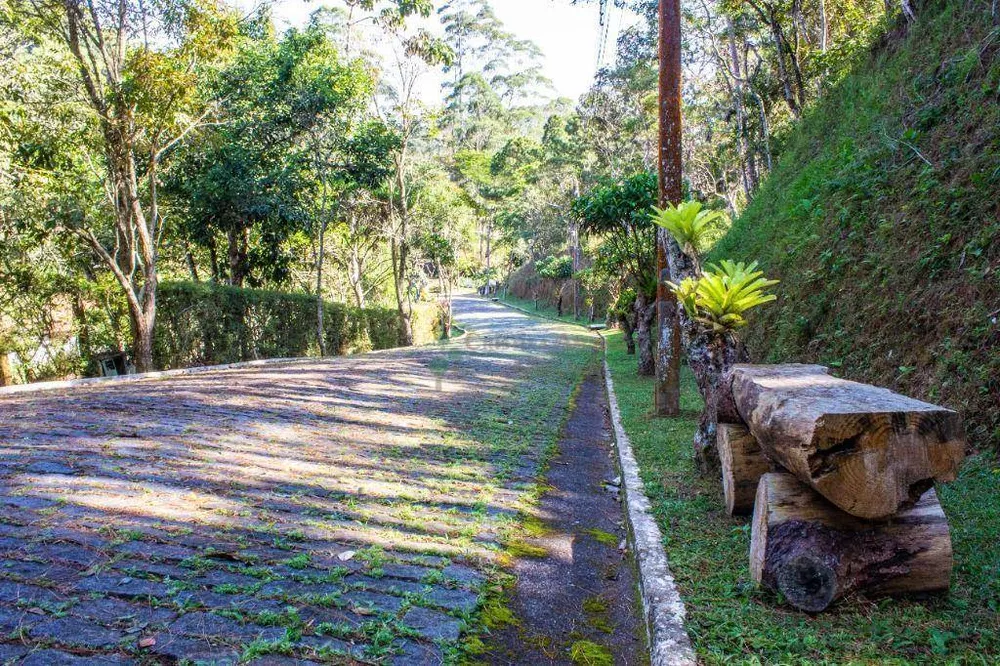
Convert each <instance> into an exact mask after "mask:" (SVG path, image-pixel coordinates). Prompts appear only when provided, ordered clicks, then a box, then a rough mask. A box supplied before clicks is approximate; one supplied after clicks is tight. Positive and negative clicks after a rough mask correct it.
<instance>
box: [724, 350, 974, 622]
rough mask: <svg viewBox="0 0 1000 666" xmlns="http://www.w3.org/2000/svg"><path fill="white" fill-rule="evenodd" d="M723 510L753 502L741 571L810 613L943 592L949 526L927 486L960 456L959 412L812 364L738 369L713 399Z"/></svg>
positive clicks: (744, 508)
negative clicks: (716, 401) (751, 490)
mask: <svg viewBox="0 0 1000 666" xmlns="http://www.w3.org/2000/svg"><path fill="white" fill-rule="evenodd" d="M720 420H721V421H724V422H728V423H723V424H721V425H720V426H719V438H718V439H719V454H720V457H721V458H722V462H723V488H724V490H725V493H726V504H727V509H728V510H729V511H730V513H734V514H735V513H742V512H748V511H749V508H748V505H749V503H750V500H749V499H748V487H749V486H751V485H752V484H753V482H754V480H755V479H759V483H758V484H757V487H756V491H755V496H754V499H753V507H754V508H753V512H754V518H753V534H752V538H751V541H752V545H751V571H752V574H753V577H754V580H755V581H757V582H758V583H760V584H763V585H765V586H767V587H770V588H772V589H775V590H778V591H780V592H781V593H782V594H784V596H785V598H786V599H788V601H789V602H790V603H792V604H793V605H795V606H796V607H798V608H801V609H803V610H806V611H810V612H817V611H821V610H823V609H825V608H827V606H829V604H830V603H832V602H834V601H835V600H836V599H838V598H840V597H841V596H843V595H845V594H847V593H849V592H851V591H854V590H863V591H865V592H866V593H878V594H900V593H913V592H934V591H940V590H946V589H947V588H948V581H949V577H950V573H951V567H952V552H951V539H950V536H949V530H948V522H947V519H946V518H945V515H944V512H943V511H942V509H941V505H940V503H939V502H938V499H937V495H936V494H935V491H934V490H933V484H934V483H935V482H944V481H951V480H953V479H955V477H956V476H957V473H958V466H959V463H960V462H961V461H962V459H963V457H964V455H965V439H964V432H963V428H962V423H961V419H960V417H959V415H958V414H957V413H956V412H954V411H952V410H949V409H945V408H943V407H938V406H936V405H931V404H928V403H925V402H921V401H919V400H914V399H912V398H908V397H906V396H902V395H899V394H897V393H893V392H892V391H889V390H887V389H883V388H877V387H874V386H869V385H866V384H859V383H857V382H850V381H846V380H843V379H838V378H836V377H833V376H831V375H829V374H828V371H827V369H826V368H824V367H822V366H814V365H777V366H752V365H738V366H735V367H734V369H733V370H732V372H731V373H730V374H729V375H728V377H727V378H726V381H725V382H724V386H723V395H722V398H721V400H720Z"/></svg>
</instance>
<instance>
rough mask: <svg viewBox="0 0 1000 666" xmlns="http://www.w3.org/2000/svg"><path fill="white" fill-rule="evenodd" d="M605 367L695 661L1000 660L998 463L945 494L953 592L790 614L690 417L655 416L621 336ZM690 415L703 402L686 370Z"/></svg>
mask: <svg viewBox="0 0 1000 666" xmlns="http://www.w3.org/2000/svg"><path fill="white" fill-rule="evenodd" d="M608 365H609V368H610V371H611V375H612V378H613V379H614V384H615V395H616V397H617V399H618V406H619V408H620V410H621V414H622V422H623V424H624V426H625V431H626V433H627V434H628V437H629V440H630V441H631V443H632V447H633V449H634V451H635V456H636V459H637V461H638V463H639V468H640V473H641V476H642V480H643V482H644V487H645V489H646V492H647V494H648V496H649V500H650V503H651V504H652V513H653V515H654V517H655V518H656V520H657V523H658V524H659V526H660V529H661V530H663V537H664V540H663V542H664V546H665V548H666V552H667V557H668V558H669V560H670V569H671V571H672V572H673V574H674V577H675V579H676V581H677V586H678V589H679V591H680V593H681V596H682V597H683V599H684V602H685V607H686V608H687V619H686V626H687V629H688V632H689V633H690V635H691V640H692V642H693V644H694V648H695V650H696V652H697V656H698V661H699V663H704V664H711V665H716V664H719V665H721V664H730V663H733V662H734V661H736V662H738V663H759V664H797V665H802V666H806V665H824V666H835V665H838V664H942V663H955V664H992V663H996V662H997V660H998V658H1000V623H998V618H997V613H996V609H997V603H998V599H1000V586H998V582H997V579H996V575H995V571H996V569H997V568H998V567H1000V519H998V515H997V511H996V507H997V506H998V503H1000V484H998V483H997V478H998V473H997V471H996V464H995V462H994V461H993V459H992V456H990V455H988V454H986V455H978V456H975V457H973V458H971V459H969V460H967V461H966V463H965V465H964V466H963V468H962V470H961V472H960V474H959V478H958V480H957V481H955V482H953V483H949V484H945V485H943V486H941V487H939V489H938V492H939V497H940V499H941V504H942V506H943V507H944V510H945V513H946V514H947V515H948V518H949V521H950V523H951V528H952V541H953V546H954V550H955V572H954V576H953V582H952V589H951V592H950V593H949V594H948V595H942V596H939V597H932V598H929V599H907V598H892V599H869V598H865V597H863V596H860V595H854V596H851V597H849V598H847V599H844V600H842V601H840V602H838V603H837V604H836V605H835V606H834V607H833V608H831V609H830V610H828V611H827V612H824V613H821V614H819V615H807V614H805V613H801V612H797V611H795V610H792V609H790V608H789V607H788V606H786V605H784V604H783V603H782V600H781V599H780V598H779V597H777V596H776V595H774V594H772V593H770V592H768V591H766V590H762V589H760V588H758V587H756V586H755V585H753V583H752V582H751V579H750V571H749V559H748V557H747V553H748V552H749V548H750V525H748V524H747V523H746V522H743V521H734V519H733V518H732V517H730V516H728V515H727V514H726V511H725V507H724V506H723V502H722V494H721V493H720V492H719V481H718V479H717V478H714V477H706V476H704V475H701V474H698V473H697V471H696V469H695V463H694V461H693V460H692V457H691V455H690V451H691V437H692V435H693V433H694V432H695V430H696V428H697V426H698V424H697V418H696V417H694V416H683V417H681V418H675V419H656V420H655V421H654V420H653V419H652V417H650V415H649V398H648V396H649V395H650V393H652V390H653V380H652V378H645V377H637V376H636V375H635V371H634V368H635V362H634V357H632V356H628V355H627V354H626V350H625V345H624V344H623V340H622V337H621V335H620V334H616V333H612V334H610V335H609V337H608ZM681 388H682V393H681V408H682V410H683V412H682V413H683V414H685V415H694V414H697V413H698V411H699V410H700V408H701V404H700V403H701V401H700V399H699V396H698V390H697V387H696V385H695V382H694V377H693V375H692V373H690V372H688V371H687V370H684V371H683V373H682V384H681Z"/></svg>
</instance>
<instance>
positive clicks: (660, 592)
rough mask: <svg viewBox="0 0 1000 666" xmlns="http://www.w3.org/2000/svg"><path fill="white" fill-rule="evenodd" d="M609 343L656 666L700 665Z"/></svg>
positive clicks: (628, 507)
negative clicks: (621, 403)
mask: <svg viewBox="0 0 1000 666" xmlns="http://www.w3.org/2000/svg"><path fill="white" fill-rule="evenodd" d="M601 341H602V343H603V344H604V379H605V388H606V389H607V392H608V407H609V409H610V412H611V424H612V428H613V430H614V433H615V441H616V443H617V446H616V447H615V448H616V449H617V450H618V463H619V467H620V469H621V474H622V489H623V491H624V492H623V497H624V499H625V515H626V517H627V519H628V532H629V537H630V539H629V540H630V541H631V542H632V548H633V549H634V552H635V559H636V563H637V564H638V567H639V587H640V591H641V595H640V596H641V597H642V606H643V616H644V619H645V621H646V622H645V624H646V634H647V637H648V639H649V656H650V663H651V664H652V665H653V666H691V665H692V664H697V663H698V660H697V659H696V658H695V654H694V649H693V648H692V647H691V639H690V638H689V637H688V634H687V630H686V629H685V628H684V617H685V611H684V601H683V600H682V599H681V595H680V592H678V591H677V586H676V585H675V584H674V577H673V575H672V574H671V573H670V567H669V565H668V562H667V554H666V552H665V551H664V549H663V535H662V533H661V532H660V528H659V527H658V526H657V524H656V520H654V519H653V516H652V514H651V513H650V504H649V498H648V497H646V492H645V490H644V489H643V485H642V479H641V478H640V477H639V464H638V463H637V462H636V460H635V454H634V453H633V452H632V443H631V442H630V441H629V438H628V435H627V434H626V433H625V426H624V425H623V424H622V418H621V412H619V411H618V398H617V397H616V396H615V385H614V381H613V380H612V379H611V368H610V367H609V366H608V359H607V352H608V341H607V339H606V338H605V337H604V336H603V335H602V336H601Z"/></svg>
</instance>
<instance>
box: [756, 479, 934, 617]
mask: <svg viewBox="0 0 1000 666" xmlns="http://www.w3.org/2000/svg"><path fill="white" fill-rule="evenodd" d="M951 568H952V551H951V536H950V534H949V530H948V520H947V519H946V518H945V515H944V511H942V510H941V504H940V502H938V498H937V494H936V493H935V492H934V489H933V488H931V489H930V490H927V491H926V492H925V493H924V494H923V496H922V497H921V498H920V499H919V500H918V501H917V503H916V504H914V505H913V506H912V507H910V508H908V509H905V510H904V511H901V512H900V513H899V514H897V515H896V516H895V517H893V518H891V519H889V520H887V521H882V522H872V521H867V520H864V519H861V518H856V517H855V516H852V515H850V514H848V513H845V512H844V511H841V510H840V509H838V508H837V507H835V506H834V505H833V504H831V503H830V502H828V501H826V500H825V499H823V498H822V497H821V496H820V495H819V494H818V493H816V492H814V491H813V490H811V489H810V488H809V487H808V486H807V485H805V484H803V483H801V482H800V481H799V480H798V479H796V478H795V476H793V475H792V474H788V473H780V472H779V473H773V472H772V473H768V474H765V475H764V476H763V477H761V480H760V486H759V487H758V490H757V502H756V509H755V511H754V516H753V530H752V536H751V541H750V574H751V576H752V577H753V580H754V581H755V582H756V583H758V584H763V585H765V586H767V587H769V588H771V589H773V590H777V591H779V592H781V593H782V594H783V595H784V596H785V598H786V599H787V600H788V602H789V603H791V604H792V605H793V606H795V607H796V608H800V609H802V610H804V611H808V612H813V613H815V612H819V611H822V610H825V609H826V608H827V607H828V606H829V605H830V604H831V603H833V602H834V601H836V600H837V599H839V598H840V597H842V596H844V595H845V594H847V593H849V592H852V591H854V590H864V591H865V592H866V593H868V594H903V593H928V592H938V591H942V590H947V589H948V584H949V580H950V578H951Z"/></svg>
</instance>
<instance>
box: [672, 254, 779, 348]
mask: <svg viewBox="0 0 1000 666" xmlns="http://www.w3.org/2000/svg"><path fill="white" fill-rule="evenodd" d="M763 275H764V272H763V271H759V270H757V264H756V262H754V263H751V264H750V265H749V266H748V265H746V264H745V263H743V262H732V261H728V260H722V261H720V262H719V264H718V265H709V266H708V268H707V270H705V271H703V272H702V274H701V275H700V276H699V277H698V278H686V279H685V280H683V281H682V282H681V283H680V284H679V285H677V284H674V283H672V282H671V283H668V284H669V286H670V289H671V290H673V292H674V293H675V294H677V300H678V302H679V303H680V304H681V305H682V306H683V307H684V310H685V311H686V312H687V314H688V316H689V317H691V318H692V319H694V320H695V321H697V322H699V323H701V324H703V325H704V326H706V327H708V328H709V329H710V330H712V331H716V332H724V331H731V330H734V329H737V328H742V327H744V326H746V325H747V321H746V319H745V318H744V316H743V315H744V314H745V313H746V312H747V311H748V310H750V309H751V308H755V307H757V306H759V305H763V304H765V303H770V302H771V301H774V300H777V297H776V296H774V295H773V294H765V293H764V290H765V289H767V288H768V287H770V286H773V285H776V284H778V281H777V280H767V279H765V278H764V277H763Z"/></svg>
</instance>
